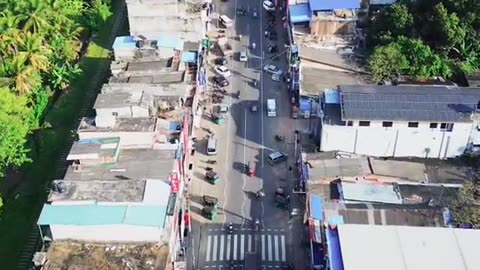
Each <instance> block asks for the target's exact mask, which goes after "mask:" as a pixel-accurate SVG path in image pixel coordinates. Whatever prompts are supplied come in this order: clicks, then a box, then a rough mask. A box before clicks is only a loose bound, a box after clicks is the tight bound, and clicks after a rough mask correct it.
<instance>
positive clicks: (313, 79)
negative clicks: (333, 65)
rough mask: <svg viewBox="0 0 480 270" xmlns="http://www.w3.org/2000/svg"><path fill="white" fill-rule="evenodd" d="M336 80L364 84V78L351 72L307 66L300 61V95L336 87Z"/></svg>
mask: <svg viewBox="0 0 480 270" xmlns="http://www.w3.org/2000/svg"><path fill="white" fill-rule="evenodd" d="M338 82H342V83H348V84H365V83H366V82H365V79H363V78H362V77H361V76H360V75H358V74H356V73H352V72H345V71H336V70H326V69H321V68H313V67H308V64H303V63H302V78H301V83H302V87H301V88H300V89H301V91H302V93H301V94H302V95H318V94H320V93H322V91H324V90H325V89H337V87H338Z"/></svg>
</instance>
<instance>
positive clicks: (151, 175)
mask: <svg viewBox="0 0 480 270" xmlns="http://www.w3.org/2000/svg"><path fill="white" fill-rule="evenodd" d="M175 152H176V150H152V149H123V150H122V151H120V155H119V157H118V159H117V162H116V163H114V164H109V165H108V166H107V165H96V166H80V167H77V166H70V167H69V168H68V169H67V173H66V175H65V177H64V180H65V181H92V180H100V181H108V180H114V181H115V180H131V179H133V180H142V179H157V180H164V181H165V180H167V179H168V177H169V175H170V173H171V172H172V170H173V168H174V164H175V162H176V160H175Z"/></svg>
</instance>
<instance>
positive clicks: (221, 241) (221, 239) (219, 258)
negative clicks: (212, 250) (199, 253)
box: [218, 234, 225, 261]
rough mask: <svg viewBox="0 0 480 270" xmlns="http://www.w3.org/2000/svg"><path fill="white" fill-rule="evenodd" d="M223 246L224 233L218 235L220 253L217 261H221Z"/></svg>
mask: <svg viewBox="0 0 480 270" xmlns="http://www.w3.org/2000/svg"><path fill="white" fill-rule="evenodd" d="M224 247H225V235H224V234H222V235H220V254H219V256H218V260H219V261H223V250H224Z"/></svg>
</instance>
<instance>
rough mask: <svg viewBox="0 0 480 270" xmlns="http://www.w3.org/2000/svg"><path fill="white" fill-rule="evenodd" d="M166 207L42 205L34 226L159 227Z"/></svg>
mask: <svg viewBox="0 0 480 270" xmlns="http://www.w3.org/2000/svg"><path fill="white" fill-rule="evenodd" d="M166 210H167V207H166V206H149V205H99V204H77V205H50V204H45V205H44V206H43V209H42V212H41V213H40V217H39V218H38V221H37V224H38V225H74V226H101V225H118V224H124V225H138V226H147V227H160V228H163V226H164V224H165V215H166Z"/></svg>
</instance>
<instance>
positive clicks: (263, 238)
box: [262, 234, 266, 261]
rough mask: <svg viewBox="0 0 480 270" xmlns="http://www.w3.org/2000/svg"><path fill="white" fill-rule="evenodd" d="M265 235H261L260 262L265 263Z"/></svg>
mask: <svg viewBox="0 0 480 270" xmlns="http://www.w3.org/2000/svg"><path fill="white" fill-rule="evenodd" d="M265 248H266V245H265V234H262V261H265Z"/></svg>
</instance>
